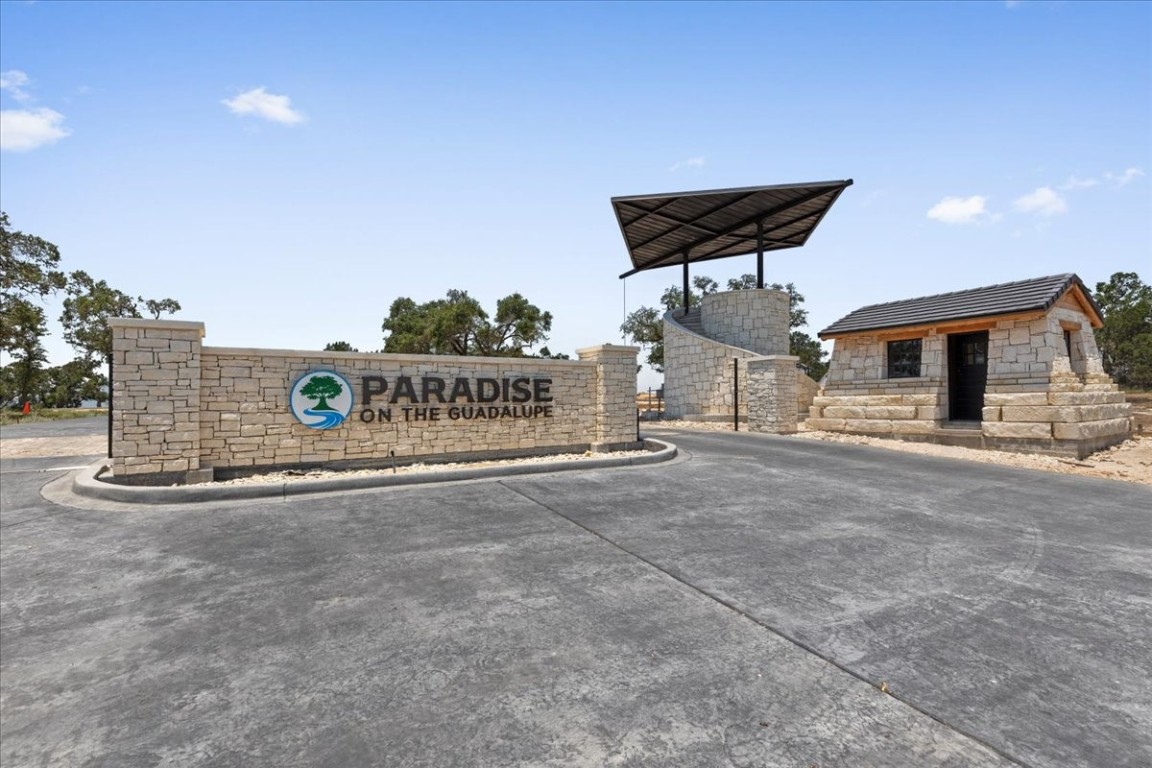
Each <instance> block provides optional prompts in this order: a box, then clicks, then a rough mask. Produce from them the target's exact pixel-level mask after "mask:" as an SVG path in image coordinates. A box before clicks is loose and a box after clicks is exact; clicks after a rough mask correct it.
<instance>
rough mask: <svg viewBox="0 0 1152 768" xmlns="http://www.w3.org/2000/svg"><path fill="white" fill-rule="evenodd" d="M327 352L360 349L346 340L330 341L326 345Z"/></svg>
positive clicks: (356, 350)
mask: <svg viewBox="0 0 1152 768" xmlns="http://www.w3.org/2000/svg"><path fill="white" fill-rule="evenodd" d="M324 351H325V352H359V351H360V350H358V349H356V347H354V346H352V345H351V344H349V343H348V342H346V341H330V342H328V343H327V344H325V345H324Z"/></svg>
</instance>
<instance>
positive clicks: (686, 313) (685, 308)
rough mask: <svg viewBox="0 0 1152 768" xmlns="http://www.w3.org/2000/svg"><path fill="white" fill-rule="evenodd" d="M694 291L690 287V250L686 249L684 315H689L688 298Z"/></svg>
mask: <svg viewBox="0 0 1152 768" xmlns="http://www.w3.org/2000/svg"><path fill="white" fill-rule="evenodd" d="M691 296H692V292H691V290H690V289H689V287H688V251H684V315H685V317H687V315H688V299H689V298H690V297H691Z"/></svg>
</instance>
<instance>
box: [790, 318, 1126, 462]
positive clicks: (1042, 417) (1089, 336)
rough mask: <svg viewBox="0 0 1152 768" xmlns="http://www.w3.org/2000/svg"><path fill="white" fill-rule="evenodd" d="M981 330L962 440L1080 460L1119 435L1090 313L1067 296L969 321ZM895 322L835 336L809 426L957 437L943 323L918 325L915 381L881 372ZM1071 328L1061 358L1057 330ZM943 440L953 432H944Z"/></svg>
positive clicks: (1116, 395)
mask: <svg viewBox="0 0 1152 768" xmlns="http://www.w3.org/2000/svg"><path fill="white" fill-rule="evenodd" d="M984 329H986V330H988V379H987V386H986V389H985V395H984V409H983V417H982V421H981V423H980V425H979V435H976V436H973V437H974V439H972V440H969V441H968V442H970V443H973V444H979V446H980V447H986V448H1006V449H1012V450H1024V451H1034V452H1043V453H1053V454H1060V455H1075V456H1078V457H1083V456H1086V455H1087V454H1089V453H1091V452H1093V451H1095V450H1099V449H1100V448H1103V447H1106V446H1108V445H1112V444H1115V443H1118V442H1121V441H1123V440H1124V439H1125V438H1126V437H1127V435H1128V432H1129V406H1128V404H1127V403H1126V402H1125V399H1124V393H1123V392H1120V391H1119V390H1118V388H1117V387H1116V385H1115V384H1114V383H1113V382H1112V380H1111V379H1110V378H1109V377H1108V375H1107V374H1105V373H1104V369H1103V367H1102V364H1101V359H1100V352H1099V350H1098V349H1097V347H1096V339H1095V336H1094V334H1093V332H1092V325H1091V323H1090V321H1089V319H1088V317H1087V316H1086V315H1085V314H1084V313H1083V312H1081V311H1079V309H1077V308H1075V307H1074V306H1073V304H1072V303H1071V302H1070V301H1061V302H1058V303H1057V304H1056V305H1055V306H1053V307H1052V308H1051V309H1049V310H1048V311H1047V312H1042V313H1034V314H1032V315H1028V316H1014V317H1009V318H1004V319H1000V320H996V319H995V318H990V319H989V320H988V322H987V323H986V324H985V327H984V328H976V327H975V326H974V325H973V324H972V323H967V324H966V325H965V326H963V327H957V328H955V329H954V330H953V332H955V333H969V332H971V331H972V330H984ZM899 330H900V329H887V330H886V331H884V332H872V333H860V334H852V335H846V336H842V337H839V338H837V339H836V346H835V349H834V351H833V353H832V362H831V368H830V369H829V372H828V376H827V378H826V380H825V385H824V390H823V391H822V392H821V394H820V395H819V396H817V397H816V398H815V400H814V401H813V407H812V408H811V410H810V413H809V418H808V426H809V427H810V428H812V429H823V430H830V431H838V432H855V433H864V434H874V435H890V436H893V437H898V438H904V439H921V440H935V441H938V442H959V443H964V440H963V439H962V438H963V437H964V436H963V435H962V434H961V433H959V432H956V431H954V430H949V429H947V426H948V368H947V359H946V358H947V354H946V351H947V336H948V331H949V327H948V326H947V325H942V326H941V327H938V328H930V329H925V330H924V331H923V333H922V335H920V336H919V338H921V339H922V341H921V368H920V376H919V377H918V378H903V379H888V378H887V359H886V354H887V341H888V339H889V338H891V337H892V336H893V335H899V336H900V338H912V337H913V336H912V335H911V334H908V333H904V334H899ZM1065 330H1068V331H1070V332H1071V334H1072V339H1071V341H1072V354H1071V356H1069V354H1068V351H1067V348H1066V346H1065V342H1064V332H1065ZM950 438H955V439H954V440H953V439H950Z"/></svg>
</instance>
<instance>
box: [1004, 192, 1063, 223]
mask: <svg viewBox="0 0 1152 768" xmlns="http://www.w3.org/2000/svg"><path fill="white" fill-rule="evenodd" d="M1012 207H1013V208H1014V209H1015V210H1017V211H1020V212H1021V213H1035V214H1037V215H1039V216H1056V215H1058V214H1061V213H1067V212H1068V203H1067V202H1066V201H1065V200H1064V198H1063V197H1061V196H1060V194H1059V193H1058V192H1056V191H1055V190H1054V189H1052V187H1039V188H1037V189H1036V190H1035V191H1034V192H1029V193H1028V194H1026V195H1024V196H1023V197H1018V198H1016V199H1015V200H1013V201H1012Z"/></svg>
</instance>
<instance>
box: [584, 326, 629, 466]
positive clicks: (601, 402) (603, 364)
mask: <svg viewBox="0 0 1152 768" xmlns="http://www.w3.org/2000/svg"><path fill="white" fill-rule="evenodd" d="M639 351H640V348H639V347H623V346H619V345H616V344H602V345H600V346H598V347H587V348H585V349H578V350H576V355H577V356H578V357H579V358H580V359H581V360H590V361H594V362H595V363H596V435H595V439H594V440H593V442H592V450H593V451H598V452H601V451H615V450H624V449H631V448H635V447H636V445H637V440H636V355H637V353H638V352H639Z"/></svg>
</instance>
